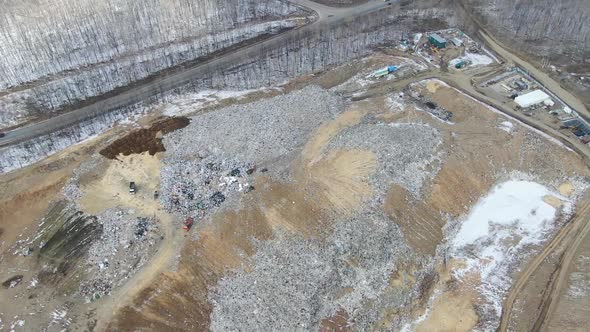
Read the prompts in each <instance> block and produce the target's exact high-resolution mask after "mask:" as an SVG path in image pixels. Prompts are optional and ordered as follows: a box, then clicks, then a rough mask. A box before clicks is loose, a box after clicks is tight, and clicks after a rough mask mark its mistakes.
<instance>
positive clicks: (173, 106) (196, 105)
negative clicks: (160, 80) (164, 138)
mask: <svg viewBox="0 0 590 332" xmlns="http://www.w3.org/2000/svg"><path fill="white" fill-rule="evenodd" d="M268 90H270V89H269V88H260V89H252V90H241V91H231V90H202V91H199V92H197V93H189V94H185V95H182V96H180V97H178V98H175V99H173V100H172V101H170V102H169V103H167V104H165V105H164V115H167V116H180V115H186V114H189V113H192V112H195V111H198V110H200V109H203V108H205V107H209V106H215V105H217V104H219V103H220V102H221V101H223V100H226V99H232V98H233V99H238V100H240V99H243V98H245V97H246V96H247V95H249V94H251V93H254V92H260V91H268ZM277 90H279V91H281V90H282V89H280V88H277Z"/></svg>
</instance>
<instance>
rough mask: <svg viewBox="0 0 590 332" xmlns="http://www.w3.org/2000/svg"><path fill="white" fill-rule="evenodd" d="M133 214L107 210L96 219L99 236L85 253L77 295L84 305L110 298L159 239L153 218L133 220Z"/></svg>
mask: <svg viewBox="0 0 590 332" xmlns="http://www.w3.org/2000/svg"><path fill="white" fill-rule="evenodd" d="M134 213H135V212H134V211H133V210H129V211H124V210H121V209H109V210H107V211H105V212H103V213H102V214H100V215H99V216H98V221H99V222H100V223H101V224H102V225H103V232H102V235H101V237H100V238H99V239H97V240H96V241H94V243H93V244H92V246H91V247H90V249H89V250H88V256H87V259H86V266H85V275H86V276H87V278H86V279H85V280H83V281H82V282H81V283H80V288H79V292H80V294H81V295H82V296H84V297H85V298H86V300H87V302H90V301H94V300H97V299H99V298H101V297H102V296H104V295H108V294H110V292H111V290H112V289H114V288H116V287H117V286H119V285H121V284H122V283H123V282H124V281H125V280H126V279H128V278H130V277H131V276H132V275H133V274H134V273H135V272H136V271H137V270H138V269H139V268H140V267H141V266H142V265H143V264H145V263H146V262H147V261H148V260H149V258H150V257H151V256H152V254H153V253H154V252H155V250H156V249H157V248H158V245H157V244H158V243H159V241H161V239H162V237H161V236H162V235H161V232H160V229H159V227H158V223H157V221H156V220H155V219H154V218H145V217H137V216H135V215H134Z"/></svg>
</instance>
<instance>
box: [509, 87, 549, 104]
mask: <svg viewBox="0 0 590 332" xmlns="http://www.w3.org/2000/svg"><path fill="white" fill-rule="evenodd" d="M547 100H551V97H549V95H548V94H546V93H545V92H543V91H541V90H535V91H532V92H529V93H526V94H524V95H521V96H518V97H516V99H514V101H515V102H516V103H517V104H518V106H520V107H522V108H527V107H531V106H533V105H537V104H540V103H543V102H545V101H547Z"/></svg>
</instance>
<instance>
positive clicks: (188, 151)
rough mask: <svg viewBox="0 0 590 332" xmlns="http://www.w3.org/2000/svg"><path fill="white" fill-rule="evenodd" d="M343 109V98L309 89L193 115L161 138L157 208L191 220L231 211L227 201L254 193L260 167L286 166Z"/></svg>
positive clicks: (316, 89) (310, 87)
mask: <svg viewBox="0 0 590 332" xmlns="http://www.w3.org/2000/svg"><path fill="white" fill-rule="evenodd" d="M343 109H344V104H343V100H342V98H340V97H338V96H337V95H336V94H334V93H332V92H329V91H326V90H324V89H322V88H320V87H318V86H309V87H306V88H304V89H301V90H297V91H294V92H291V93H289V94H286V95H280V96H277V97H273V98H269V99H263V100H260V101H256V102H253V103H249V104H245V105H233V106H229V107H226V108H223V109H221V110H217V111H215V112H208V113H204V114H199V115H196V116H195V117H193V118H192V120H191V123H190V125H188V126H187V127H185V128H183V129H180V130H177V131H175V132H172V133H169V134H167V135H165V136H164V138H163V142H164V145H165V147H166V158H165V159H164V160H163V163H164V166H163V167H162V169H161V172H160V187H161V192H160V197H159V199H160V201H161V203H162V205H163V206H164V207H165V208H166V209H167V210H168V211H172V212H176V213H178V214H180V215H182V216H183V217H184V218H189V217H192V218H194V219H195V220H198V219H200V218H202V217H203V216H205V215H207V214H208V213H210V212H211V211H212V210H214V209H218V208H221V207H222V206H235V204H228V201H231V200H233V199H237V198H239V197H241V196H242V195H247V194H248V192H251V191H252V190H255V188H254V186H253V179H254V176H256V175H257V174H258V172H264V171H266V169H264V165H269V164H274V165H276V163H277V162H278V163H280V162H281V160H289V158H290V156H292V155H293V154H294V153H296V152H297V149H299V148H301V147H303V145H304V144H305V142H306V141H307V140H308V138H309V136H310V134H311V132H312V131H313V130H314V129H315V128H317V127H318V126H319V125H320V124H321V123H322V122H324V121H329V120H331V119H333V118H334V117H335V116H336V115H337V114H338V113H340V112H341V111H342V110H343ZM273 169H277V168H275V167H271V173H272V170H273ZM272 175H273V176H274V174H272Z"/></svg>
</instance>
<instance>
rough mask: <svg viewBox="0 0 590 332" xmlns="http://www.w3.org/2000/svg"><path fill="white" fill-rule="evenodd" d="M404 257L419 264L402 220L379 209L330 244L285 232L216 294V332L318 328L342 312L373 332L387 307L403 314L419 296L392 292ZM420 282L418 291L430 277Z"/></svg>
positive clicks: (348, 224)
mask: <svg viewBox="0 0 590 332" xmlns="http://www.w3.org/2000/svg"><path fill="white" fill-rule="evenodd" d="M404 259H412V260H414V261H416V262H419V261H420V258H418V257H416V256H414V255H413V254H412V251H411V250H410V249H409V248H408V246H407V245H406V244H405V242H404V240H403V235H402V234H401V233H400V231H399V229H398V228H397V226H396V225H395V223H393V222H392V221H391V220H389V219H388V218H387V216H385V215H383V214H382V213H380V212H377V211H363V213H362V215H361V216H359V217H355V218H352V219H350V220H346V221H343V222H341V223H338V224H337V227H336V228H335V233H334V234H333V235H332V236H331V237H330V238H329V239H327V241H326V242H323V241H318V240H315V239H303V238H293V236H292V234H289V235H286V234H282V233H279V234H277V237H276V238H275V239H273V240H272V241H268V242H263V243H260V246H259V247H258V248H257V250H256V253H255V254H254V256H253V257H252V261H251V262H250V263H248V264H247V265H248V266H249V267H251V269H250V270H244V269H241V270H238V271H235V273H234V274H232V275H231V276H228V277H226V278H224V279H222V280H221V281H220V282H219V284H218V285H217V287H216V288H215V289H214V290H213V291H212V292H211V293H210V294H209V300H210V302H211V303H212V304H213V312H212V314H211V329H212V330H213V331H254V330H263V331H285V330H287V331H289V330H319V326H317V322H318V321H319V320H320V319H321V318H322V317H330V316H331V315H333V313H334V312H336V311H337V310H339V309H343V310H345V311H346V312H347V313H348V314H349V315H350V320H349V321H350V322H354V325H355V326H354V330H360V331H363V330H368V329H370V327H371V326H374V324H375V323H376V322H377V321H378V320H379V319H380V318H381V317H380V314H381V311H380V309H382V308H385V307H397V308H398V309H400V310H401V308H403V306H405V305H407V303H406V300H407V299H408V298H410V293H411V292H413V291H415V289H410V288H405V287H399V288H398V287H389V285H390V280H391V277H390V276H391V274H392V273H393V271H395V270H396V269H397V268H398V267H399V265H400V264H402V263H403V261H404ZM415 277H416V286H415V287H416V288H417V287H418V285H419V284H420V283H421V279H422V278H423V276H422V275H421V274H420V273H416V274H415ZM343 290H348V291H346V292H345V291H343ZM366 301H371V302H372V304H371V305H368V306H367V305H365V303H366Z"/></svg>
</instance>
